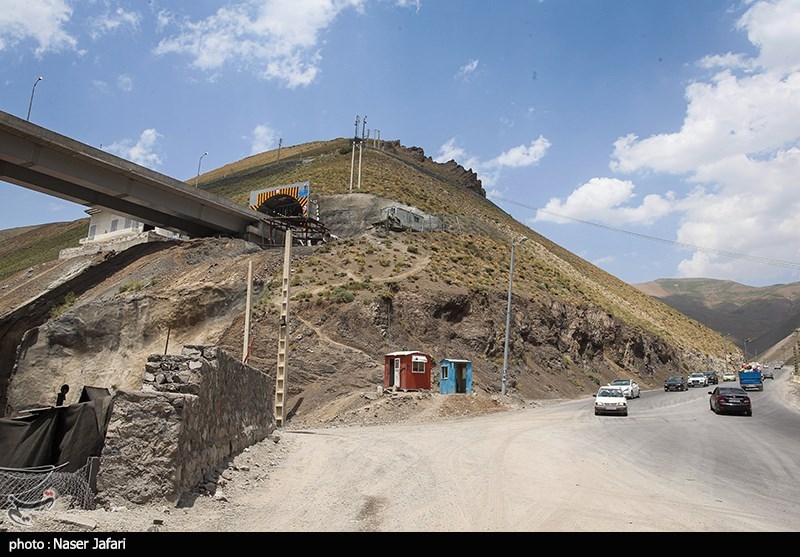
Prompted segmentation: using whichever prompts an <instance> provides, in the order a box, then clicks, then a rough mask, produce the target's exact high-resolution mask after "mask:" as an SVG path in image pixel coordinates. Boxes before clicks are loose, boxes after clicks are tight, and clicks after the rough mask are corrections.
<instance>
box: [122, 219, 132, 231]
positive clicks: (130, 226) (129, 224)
mask: <svg viewBox="0 0 800 557" xmlns="http://www.w3.org/2000/svg"><path fill="white" fill-rule="evenodd" d="M123 228H125V230H127V229H129V228H133V221H132V220H131V219H125V226H124V227H123Z"/></svg>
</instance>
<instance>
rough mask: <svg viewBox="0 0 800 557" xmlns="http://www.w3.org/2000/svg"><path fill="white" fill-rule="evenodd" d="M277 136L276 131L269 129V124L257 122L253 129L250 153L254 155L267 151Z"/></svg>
mask: <svg viewBox="0 0 800 557" xmlns="http://www.w3.org/2000/svg"><path fill="white" fill-rule="evenodd" d="M277 138H278V133H277V132H276V131H275V130H273V129H271V128H270V127H269V126H266V125H264V124H259V125H257V126H256V127H255V128H254V129H253V144H252V146H251V147H250V153H251V154H253V155H256V154H258V153H263V152H264V151H269V150H270V149H271V148H272V146H273V145H275V140H276V139H277Z"/></svg>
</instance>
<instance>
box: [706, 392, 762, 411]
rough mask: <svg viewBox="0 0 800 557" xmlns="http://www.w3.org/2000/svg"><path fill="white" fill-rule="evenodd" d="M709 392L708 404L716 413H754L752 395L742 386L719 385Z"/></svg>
mask: <svg viewBox="0 0 800 557" xmlns="http://www.w3.org/2000/svg"><path fill="white" fill-rule="evenodd" d="M708 394H709V395H711V396H710V397H709V399H708V405H709V407H710V408H711V410H712V412H714V413H715V414H744V415H745V416H752V415H753V407H752V405H751V403H750V397H749V396H748V395H747V391H745V390H744V389H742V388H741V387H717V388H715V389H714V390H713V391H708Z"/></svg>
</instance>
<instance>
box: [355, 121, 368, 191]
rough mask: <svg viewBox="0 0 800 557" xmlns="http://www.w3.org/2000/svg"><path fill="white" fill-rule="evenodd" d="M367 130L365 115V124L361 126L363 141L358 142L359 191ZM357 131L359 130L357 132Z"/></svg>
mask: <svg viewBox="0 0 800 557" xmlns="http://www.w3.org/2000/svg"><path fill="white" fill-rule="evenodd" d="M366 129H367V115H366V114H365V115H364V123H363V124H362V126H361V139H360V140H359V141H358V189H359V190H360V189H361V153H362V151H363V149H364V131H365V130H366ZM356 131H357V130H356Z"/></svg>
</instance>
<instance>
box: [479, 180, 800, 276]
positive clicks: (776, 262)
mask: <svg viewBox="0 0 800 557" xmlns="http://www.w3.org/2000/svg"><path fill="white" fill-rule="evenodd" d="M487 195H488V196H489V197H491V198H493V199H497V200H498V201H503V202H506V203H511V204H512V205H518V206H520V207H524V208H526V209H530V210H532V211H538V212H541V213H544V214H546V215H552V216H554V217H558V218H560V219H565V220H570V221H573V222H579V223H581V224H588V225H589V226H594V227H596V228H601V229H603V230H610V231H611V232H618V233H620V234H626V235H628V236H633V237H635V238H641V239H642V240H648V241H651V242H659V243H661V244H667V245H671V246H675V247H679V248H683V249H688V250H692V251H702V252H706V253H711V254H714V255H719V256H722V257H730V258H733V259H741V260H744V261H752V262H754V263H762V264H764V265H772V266H774V267H783V268H784V269H793V270H800V263H793V262H791V261H782V260H780V259H771V258H769V257H761V256H758V255H750V254H748V253H739V252H735V251H728V250H721V249H716V248H708V247H704V246H698V245H695V244H686V243H683V242H676V241H674V240H666V239H664V238H658V237H657V236H649V235H647V234H640V233H638V232H631V231H630V230H624V229H622V228H615V227H613V226H608V225H605V224H600V223H596V222H591V221H588V220H581V219H576V218H575V217H568V216H566V215H560V214H558V213H552V212H550V211H545V210H544V209H540V208H538V207H531V206H530V205H525V204H524V203H520V202H519V201H514V200H511V199H506V198H504V197H500V196H499V195H493V194H487Z"/></svg>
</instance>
